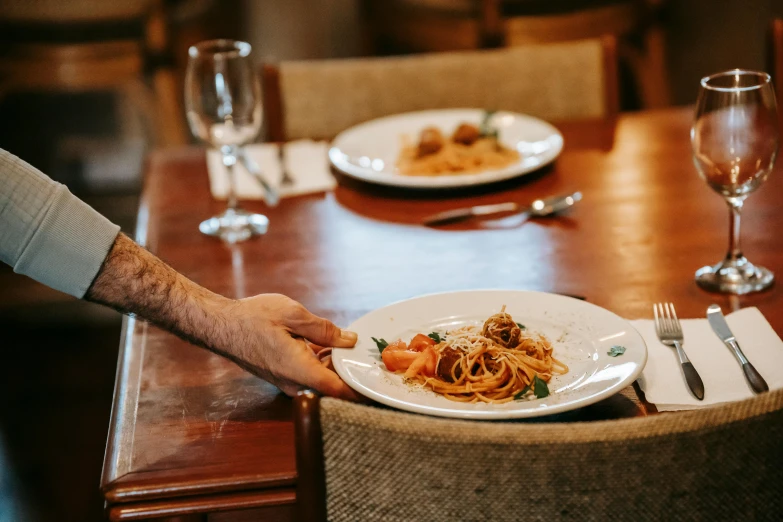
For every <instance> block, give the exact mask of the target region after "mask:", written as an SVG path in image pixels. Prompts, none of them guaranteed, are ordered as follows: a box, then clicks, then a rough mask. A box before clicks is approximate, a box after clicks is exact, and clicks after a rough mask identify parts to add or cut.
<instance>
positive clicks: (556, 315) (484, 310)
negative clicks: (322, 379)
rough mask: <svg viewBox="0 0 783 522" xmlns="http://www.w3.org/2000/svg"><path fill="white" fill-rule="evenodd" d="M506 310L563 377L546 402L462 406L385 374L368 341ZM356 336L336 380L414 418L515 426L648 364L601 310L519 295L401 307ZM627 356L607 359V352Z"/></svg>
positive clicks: (438, 297)
mask: <svg viewBox="0 0 783 522" xmlns="http://www.w3.org/2000/svg"><path fill="white" fill-rule="evenodd" d="M503 305H506V312H508V313H509V314H511V316H512V317H513V318H514V321H516V322H518V323H522V324H523V325H524V326H525V327H526V329H527V330H528V331H530V332H536V333H541V334H544V335H546V336H547V338H548V339H549V340H550V341H551V342H552V344H553V345H554V346H553V347H554V351H553V356H554V357H555V358H557V359H558V360H560V361H562V362H564V363H566V364H567V365H568V367H569V371H568V373H566V374H564V375H556V376H553V377H552V380H551V381H550V382H549V391H550V395H549V396H548V397H545V398H543V399H535V398H534V399H527V398H525V399H520V400H515V401H511V402H508V403H504V404H487V403H462V402H455V401H450V400H448V399H446V398H445V397H443V396H441V395H438V394H436V393H435V392H433V391H431V390H428V389H424V388H422V387H420V386H415V385H410V384H407V383H405V382H403V378H402V375H401V374H395V373H392V372H389V371H388V370H386V367H385V366H384V364H383V362H382V361H381V356H380V353H379V351H378V348H377V346H376V345H375V342H373V340H372V339H371V337H375V338H378V339H380V338H383V339H386V340H387V341H388V342H390V343H391V342H392V341H394V340H396V339H403V340H404V341H405V342H408V341H410V339H411V338H412V337H413V336H414V335H415V334H417V333H425V334H428V333H430V332H432V331H438V332H440V333H444V332H445V331H447V330H451V329H454V328H458V327H460V326H465V325H469V324H473V325H481V324H483V322H484V321H485V320H486V319H487V318H488V317H489V316H491V315H493V314H496V313H499V312H500V309H501V307H502V306H503ZM348 329H349V330H352V331H355V332H356V333H358V334H359V340H358V341H357V343H356V346H355V347H354V348H352V349H340V348H335V349H333V351H332V361H333V362H334V367H335V370H336V371H337V373H338V374H339V375H340V377H341V378H342V379H343V380H344V381H345V382H346V383H347V384H348V385H349V386H350V387H351V388H353V389H354V390H356V391H357V392H358V393H360V394H362V395H364V396H366V397H369V398H371V399H373V400H375V401H378V402H380V403H383V404H386V405H388V406H392V407H394V408H398V409H401V410H406V411H410V412H415V413H424V414H428V415H436V416H439V417H453V418H463V419H515V418H525V417H539V416H543V415H551V414H554V413H560V412H564V411H568V410H573V409H576V408H581V407H583V406H587V405H589V404H593V403H595V402H598V401H600V400H602V399H605V398H607V397H609V396H611V395H614V394H615V393H617V392H619V391H620V390H622V389H623V388H625V387H626V386H628V385H630V384H631V383H632V382H633V381H634V380H635V379H636V378H637V377H638V376H639V374H640V373H641V371H642V369H643V368H644V365H645V363H646V362H647V347H646V345H645V344H644V340H643V339H642V337H641V335H639V333H638V332H637V331H636V329H635V328H634V327H633V326H631V324H630V323H629V322H628V321H626V320H625V319H622V318H621V317H619V316H617V315H615V314H613V313H612V312H609V311H608V310H605V309H603V308H601V307H599V306H596V305H593V304H590V303H586V302H584V301H580V300H578V299H574V298H572V297H566V296H562V295H558V294H548V293H543V292H528V291H521V290H471V291H463V292H449V293H443V294H432V295H425V296H422V297H416V298H413V299H408V300H405V301H400V302H397V303H394V304H391V305H388V306H385V307H383V308H380V309H378V310H375V311H373V312H370V313H368V314H367V315H365V316H364V317H362V318H360V319H358V320H357V321H356V322H354V323H353V324H352V325H350V326H349V327H348ZM614 346H622V347H624V348H625V353H623V354H622V355H619V356H615V357H612V356H610V355H609V352H610V351H612V347H614Z"/></svg>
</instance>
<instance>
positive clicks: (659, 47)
mask: <svg viewBox="0 0 783 522" xmlns="http://www.w3.org/2000/svg"><path fill="white" fill-rule="evenodd" d="M664 1H665V0H386V1H384V2H373V1H372V0H365V2H364V4H363V7H364V12H365V19H366V20H367V40H368V42H369V43H370V45H372V46H373V47H374V48H375V49H376V50H377V51H379V52H382V53H383V52H385V53H389V52H391V53H400V52H434V51H453V50H466V49H479V48H487V47H503V46H507V47H513V46H517V45H527V44H530V43H542V42H555V41H567V40H576V39H584V38H595V37H600V36H602V35H604V34H611V35H614V36H615V37H617V38H618V42H619V43H618V50H619V53H618V54H619V57H620V63H621V66H623V67H626V68H627V69H628V71H629V72H630V74H629V75H628V77H629V82H628V83H630V84H631V85H630V88H629V89H626V91H628V93H629V94H628V95H627V96H626V98H631V97H634V98H636V99H635V100H628V101H627V102H626V103H625V105H626V106H628V107H630V106H633V105H638V106H640V107H641V108H656V107H665V106H667V105H669V104H670V101H671V100H670V94H669V87H668V78H667V73H666V63H665V58H666V56H665V54H666V53H665V45H664V37H663V32H662V28H661V24H660V23H659V21H660V18H661V12H662V7H663V5H662V4H663V2H664ZM628 107H624V108H628Z"/></svg>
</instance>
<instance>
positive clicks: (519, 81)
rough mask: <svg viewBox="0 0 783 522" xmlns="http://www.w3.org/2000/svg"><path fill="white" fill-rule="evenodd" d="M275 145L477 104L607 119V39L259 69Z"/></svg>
mask: <svg viewBox="0 0 783 522" xmlns="http://www.w3.org/2000/svg"><path fill="white" fill-rule="evenodd" d="M263 85H264V99H265V110H266V117H267V126H268V127H267V128H268V135H269V138H270V139H271V140H272V141H283V140H284V139H298V138H332V137H334V136H335V135H336V134H337V133H339V132H340V131H342V130H344V129H347V128H348V127H350V126H352V125H355V124H357V123H360V122H363V121H367V120H371V119H374V118H378V117H381V116H387V115H390V114H395V113H400V112H408V111H416V110H423V109H439V108H456V107H476V108H486V109H493V110H509V111H515V112H522V113H526V114H530V115H533V116H537V117H540V118H543V119H547V120H565V119H568V120H575V119H613V118H614V117H615V116H616V115H617V112H618V95H617V64H616V56H615V40H614V38H612V37H605V38H600V39H589V40H579V41H573V42H560V43H550V44H540V45H539V44H536V45H526V46H520V47H515V48H510V49H500V50H487V51H466V52H453V53H429V54H419V55H411V56H401V57H383V58H359V59H332V60H319V61H287V62H281V63H279V64H275V63H268V64H266V65H265V66H264V68H263Z"/></svg>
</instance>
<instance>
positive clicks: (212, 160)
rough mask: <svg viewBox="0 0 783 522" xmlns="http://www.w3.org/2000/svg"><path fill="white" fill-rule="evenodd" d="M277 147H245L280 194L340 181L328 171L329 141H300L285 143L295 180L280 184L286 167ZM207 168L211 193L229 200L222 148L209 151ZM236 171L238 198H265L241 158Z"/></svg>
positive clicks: (323, 188)
mask: <svg viewBox="0 0 783 522" xmlns="http://www.w3.org/2000/svg"><path fill="white" fill-rule="evenodd" d="M278 147H279V145H277V144H276V143H261V144H254V145H247V146H245V147H244V149H245V153H246V154H247V156H248V157H249V158H250V159H252V160H253V161H255V163H256V164H257V165H258V166H259V168H260V169H261V172H262V175H263V177H264V178H265V179H266V181H267V183H269V184H270V185H271V186H273V187H275V188H277V189H278V191H279V193H280V194H279V195H280V197H287V196H299V195H302V194H310V193H313V192H324V191H328V190H332V189H333V188H334V187H335V186H336V184H337V182H336V181H335V179H334V176H332V173H331V172H330V170H329V160H328V158H327V155H326V154H327V149H328V145H327V144H326V142H322V141H310V140H300V141H292V142H290V143H286V144H285V145H284V147H285V150H284V152H285V154H284V158H285V160H284V161H285V167H286V169H287V170H288V173H289V175H290V177H291V178H293V180H294V182H293V183H292V184H290V185H284V186H282V185H281V184H280V181H281V180H282V178H283V170H282V169H281V165H280V160H279V158H278ZM207 171H208V172H209V187H210V190H211V191H212V196H214V197H215V198H216V199H226V194H227V192H228V176H227V175H226V168H225V167H224V166H223V157H222V155H221V154H220V152H219V151H217V150H209V151H207ZM234 171H235V173H236V174H235V175H236V191H237V197H238V198H239V199H264V189H263V188H262V187H261V184H260V183H259V182H258V181H257V180H256V179H255V178H254V177H253V176H251V175H250V174H249V173H248V172H247V170H246V169H245V167H244V165H242V162H241V161H238V162H237V165H236V167H234Z"/></svg>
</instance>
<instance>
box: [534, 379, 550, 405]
mask: <svg viewBox="0 0 783 522" xmlns="http://www.w3.org/2000/svg"><path fill="white" fill-rule="evenodd" d="M533 393H535V394H536V398H538V399H543V398H544V397H548V396H549V386H547V385H546V383H545V382H544V381H542V380H541V379H539V378H538V375H534V376H533Z"/></svg>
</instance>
